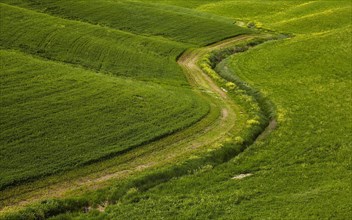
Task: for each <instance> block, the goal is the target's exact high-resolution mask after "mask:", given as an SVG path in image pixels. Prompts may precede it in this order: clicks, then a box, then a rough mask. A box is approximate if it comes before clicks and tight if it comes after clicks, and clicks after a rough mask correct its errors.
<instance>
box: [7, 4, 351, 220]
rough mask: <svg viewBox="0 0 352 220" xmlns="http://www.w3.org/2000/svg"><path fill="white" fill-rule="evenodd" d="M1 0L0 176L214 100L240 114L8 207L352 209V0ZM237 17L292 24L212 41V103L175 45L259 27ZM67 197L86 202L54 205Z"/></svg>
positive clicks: (58, 166) (141, 134)
mask: <svg viewBox="0 0 352 220" xmlns="http://www.w3.org/2000/svg"><path fill="white" fill-rule="evenodd" d="M1 2H4V3H6V4H0V6H1V13H2V14H1V23H0V25H1V30H2V31H1V32H0V42H1V44H0V46H1V48H2V50H0V51H1V53H0V54H1V62H2V64H1V67H2V70H1V96H2V98H1V107H2V108H1V111H2V112H1V125H0V126H1V127H0V129H1V131H2V132H1V139H0V140H1V148H0V149H1V152H2V153H1V156H3V158H1V160H0V161H1V163H2V164H0V169H1V184H3V185H2V186H3V187H4V186H6V185H11V184H13V183H15V182H16V181H21V180H26V179H30V178H35V177H38V174H39V176H40V175H46V174H50V173H52V172H56V171H60V170H65V169H69V168H70V169H71V168H75V167H77V166H81V165H84V164H87V163H90V162H92V161H96V160H98V159H99V158H103V159H104V158H105V157H108V155H116V154H119V152H124V151H125V150H126V149H131V148H134V147H137V146H138V147H139V146H140V145H141V144H143V143H146V142H149V141H151V140H154V139H158V138H159V137H161V136H164V135H167V134H170V133H172V132H174V131H178V130H180V129H183V128H185V127H187V126H190V125H192V124H194V123H195V122H197V121H199V120H200V119H201V118H202V117H204V116H205V115H206V114H207V113H208V112H209V111H211V109H213V108H215V109H216V107H217V108H218V109H217V111H220V112H218V114H219V115H221V117H220V118H222V119H221V120H222V121H221V122H223V123H224V124H223V125H227V126H229V127H230V125H229V122H231V124H234V123H232V122H236V123H238V122H239V124H235V126H234V127H233V128H232V127H231V129H230V130H226V128H225V127H221V126H219V127H218V129H223V130H226V132H225V133H226V134H224V135H223V136H220V137H219V138H220V139H221V143H222V144H219V143H216V146H212V145H211V143H209V142H205V143H206V144H205V147H204V149H203V150H204V151H206V152H202V154H197V155H193V156H191V157H189V155H187V158H182V159H184V160H177V163H175V164H171V163H170V164H168V166H165V167H164V166H163V167H157V168H156V169H151V170H148V171H146V172H145V173H143V172H141V174H140V175H136V176H134V177H131V179H125V180H122V181H114V180H112V181H111V182H110V185H109V187H107V188H104V189H102V190H99V191H93V192H90V193H88V194H83V196H82V197H80V198H79V199H72V200H71V199H66V200H65V199H62V200H48V201H44V202H42V203H39V204H37V205H34V206H32V207H31V208H28V209H26V210H25V211H24V212H18V213H17V214H14V215H12V217H13V219H16V218H18V217H19V216H22V217H23V218H27V217H28V216H29V217H31V216H32V217H33V216H34V214H33V213H37V216H54V217H53V218H52V219H127V218H128V219H180V218H181V219H349V218H351V216H352V210H351V208H350V204H351V203H352V199H351V196H350V195H351V194H352V187H351V181H352V180H351V176H352V166H351V164H352V156H351V155H352V145H351V143H352V138H351V135H350V134H351V132H352V123H351V122H352V114H351V113H350V112H352V106H351V101H352V96H351V94H352V93H351V87H352V79H351V77H352V72H351V71H352V64H351V54H352V44H351V37H350V36H351V34H352V23H351V21H352V20H351V19H352V18H351V15H352V3H351V1H320V0H317V1H306V0H297V1H257V0H248V1H240V0H213V1H210V0H207V1H194V0H191V1H189V0H188V1H185V0H148V1H146V0H140V1H125V0H123V1H120V0H110V1H108V0H101V1H98V0H89V1H85V2H83V1H68V0H67V1H66V0H64V1H51V0H48V1H36V0H34V1H27V0H3V1H1ZM7 4H10V5H11V6H10V5H7ZM234 23H237V24H241V25H244V26H250V27H253V26H256V27H258V28H259V30H258V31H260V32H264V31H265V30H267V29H270V30H273V31H276V32H281V33H282V32H284V33H287V34H289V36H291V37H290V38H283V37H281V38H280V37H279V38H278V39H276V40H271V41H269V42H266V43H263V44H261V45H257V46H255V47H253V48H250V49H249V50H248V51H246V52H243V53H235V54H234V55H229V56H227V57H226V58H224V59H222V60H220V59H219V60H216V58H214V57H212V55H214V54H215V55H216V54H218V55H219V54H220V55H223V54H229V53H232V52H236V51H243V50H244V49H243V48H245V47H246V46H244V44H245V42H247V43H248V42H252V43H251V44H250V45H252V46H253V45H256V44H257V43H258V42H261V40H258V39H257V40H256V41H254V40H253V41H250V40H248V39H246V38H244V39H243V40H242V41H240V42H237V43H238V44H241V45H242V46H241V47H239V46H238V45H237V47H234V46H231V48H228V49H227V50H224V51H220V50H221V49H219V48H220V47H218V48H217V49H218V50H219V51H217V52H215V53H213V54H212V55H208V56H204V58H203V60H201V62H200V63H199V64H200V65H204V62H205V63H206V64H208V65H210V66H212V67H214V69H211V68H210V67H209V66H206V65H205V66H201V68H202V69H203V70H205V72H206V73H208V74H209V75H210V76H211V77H213V80H214V79H215V81H216V82H217V83H218V84H219V86H220V87H215V86H214V85H213V87H214V88H213V89H214V90H211V91H210V92H209V90H204V89H203V90H204V91H202V92H205V93H213V92H214V91H217V90H216V89H218V90H220V92H218V93H216V94H215V96H214V97H215V99H218V100H219V101H218V102H212V103H211V106H209V104H207V103H206V102H205V101H209V100H208V99H206V100H203V99H202V98H200V97H199V96H197V95H195V93H194V92H193V91H192V90H191V89H190V86H189V85H188V84H187V81H186V77H185V76H184V75H183V74H182V69H181V68H180V67H179V66H178V65H177V63H176V62H175V60H176V59H177V57H178V56H179V54H180V53H181V52H182V51H184V50H185V49H186V48H189V47H197V46H202V45H206V44H209V43H211V42H214V41H218V40H221V39H225V38H228V37H230V36H235V35H238V34H243V33H253V30H248V29H242V28H239V27H237V26H235V25H234ZM261 28H262V29H261ZM271 34H273V33H271ZM266 35H268V32H266ZM241 42H243V43H241ZM235 43H236V42H235ZM230 45H232V44H231V43H228V46H229V47H230ZM215 48H216V46H215ZM204 50H205V51H210V49H207V48H205V49H204ZM222 50H223V49H222ZM188 52H189V53H190V54H192V53H191V52H194V54H201V53H202V50H199V51H197V50H189V51H188ZM203 52H204V51H203ZM186 55H187V53H186ZM220 55H219V56H220ZM224 57H225V56H224ZM217 58H218V57H217ZM188 59H189V60H190V63H189V66H190V67H189V68H190V69H191V68H195V69H197V68H198V67H194V66H196V65H194V66H192V64H193V63H191V61H194V60H195V58H194V57H192V56H190V57H188ZM193 59H194V60H193ZM215 61H220V62H215ZM186 68H187V66H186ZM198 69H199V68H198ZM196 73H197V74H199V75H202V74H201V72H196ZM217 74H218V75H217ZM203 77H204V76H203ZM221 77H223V78H221ZM224 79H226V80H228V81H225V80H224ZM202 80H203V81H202ZM200 81H201V83H204V81H207V82H212V81H211V80H210V79H209V78H206V77H205V78H200ZM191 84H192V85H193V86H194V82H192V81H191ZM205 84H206V83H205ZM195 85H197V86H198V87H199V84H195ZM243 88H248V90H250V91H249V92H248V91H245V89H243ZM207 89H209V88H207ZM213 95H214V94H213ZM222 96H224V97H222ZM258 97H259V98H258ZM260 99H263V100H265V101H267V102H268V103H270V105H272V106H270V108H272V109H270V110H273V109H274V110H275V112H274V111H272V112H270V111H269V110H268V109H267V108H268V106H266V102H264V101H261V100H260ZM223 100H227V101H224V103H222V101H223ZM229 100H230V101H229ZM234 101H235V104H236V106H235V104H234V103H232V102H234ZM229 103H230V104H229ZM213 105H215V106H216V107H214V106H213ZM217 105H218V106H217ZM227 107H231V108H236V109H232V110H233V112H230V115H228V114H229V112H228V111H227V110H229V109H231V108H227ZM243 108H245V109H243ZM224 110H226V111H224ZM269 113H272V115H274V116H275V118H273V120H272V121H271V122H272V124H270V125H269V129H267V130H266V131H264V133H263V135H262V136H259V138H258V139H256V141H255V142H254V143H253V144H251V143H252V142H250V141H248V140H247V138H242V137H246V136H245V135H248V137H250V138H251V139H255V138H256V137H257V133H258V131H262V130H260V129H261V128H262V127H263V126H264V125H266V124H268V122H269V121H268V120H270V119H271V118H270V116H269V115H268V114H269ZM235 114H237V115H236V117H238V120H237V119H236V117H235ZM214 115H215V114H214ZM232 120H233V121H232ZM221 122H220V124H221ZM275 124H276V126H275ZM236 125H238V126H241V127H236ZM214 126H216V125H214ZM232 126H233V125H232ZM270 126H271V127H270ZM273 128H275V129H274V130H273V131H272V132H271V133H269V132H268V130H270V129H273ZM206 130H208V128H206ZM232 132H233V133H232ZM246 132H247V133H246ZM248 132H249V133H248ZM215 134H219V133H215ZM239 134H240V135H241V136H237V135H239ZM242 134H243V135H242ZM199 135H202V134H199ZM211 135H213V133H210V134H209V135H208V136H204V137H205V138H209V139H210V138H214V137H210V136H211ZM196 141H197V142H196V143H192V144H190V145H189V146H188V145H187V144H185V145H182V147H181V148H179V149H182V150H180V151H187V150H189V149H193V148H197V144H199V143H198V139H196ZM202 143H203V142H202ZM248 144H251V145H250V146H247V145H248ZM187 146H188V148H189V149H188V148H187ZM245 147H247V148H246V149H245V150H244V148H245ZM172 148H173V150H175V152H176V150H177V149H178V148H177V145H175V146H173V147H172ZM242 150H244V151H243V152H242V153H241V151H242ZM158 151H161V152H163V151H162V149H158ZM13 152H15V153H16V154H14V153H13ZM142 153H144V152H142ZM203 153H204V154H203ZM171 154H173V153H172V150H171ZM238 154H239V155H238ZM166 157H167V156H166ZM180 157H182V155H181V156H180ZM170 158H171V157H170ZM231 158H232V159H231ZM171 159H172V158H171ZM171 159H170V160H171ZM154 160H155V163H157V162H158V161H159V160H160V158H159V157H155V158H154ZM184 161H186V162H184ZM148 162H150V161H148ZM182 162H184V163H182ZM219 164H220V165H219ZM126 169H128V168H126ZM3 171H4V172H3ZM11 192H12V191H11ZM8 194H9V192H7V194H6V195H8ZM81 195H82V194H81ZM10 202H11V201H10ZM82 207H86V209H85V212H82ZM65 210H71V211H75V212H72V213H64V214H61V215H59V216H55V215H56V214H60V213H63V212H65ZM87 211H88V212H87ZM38 213H39V214H38ZM9 216H10V217H11V215H9ZM10 217H9V218H10ZM33 218H34V217H33Z"/></svg>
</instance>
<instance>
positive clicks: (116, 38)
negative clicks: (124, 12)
mask: <svg viewBox="0 0 352 220" xmlns="http://www.w3.org/2000/svg"><path fill="white" fill-rule="evenodd" d="M0 7H1V10H2V19H1V23H0V25H1V29H2V31H1V33H0V39H1V41H0V44H1V46H3V47H5V48H15V49H19V50H22V51H23V52H27V53H32V54H36V55H39V56H42V57H46V58H49V59H52V60H57V61H62V62H68V63H73V64H79V65H81V66H84V67H87V68H89V69H92V70H96V71H102V72H108V73H111V74H114V75H120V76H121V75H122V76H130V77H131V76H132V77H134V78H138V79H142V80H149V81H150V80H154V81H158V79H159V81H163V82H164V83H165V82H168V81H169V82H170V83H171V82H176V83H181V84H182V83H185V77H184V76H183V74H182V72H181V70H180V68H179V67H178V66H177V64H176V62H175V57H176V56H177V55H178V54H179V53H181V52H182V51H183V50H184V45H182V44H180V43H176V42H170V41H165V40H158V39H150V38H147V37H142V36H138V35H133V34H130V33H126V32H121V31H116V30H112V29H108V28H103V27H99V26H96V25H90V24H86V23H82V22H76V21H69V20H65V19H60V18H56V17H52V16H48V15H46V14H42V13H37V12H33V11H30V10H27V9H22V8H19V7H13V6H8V5H5V4H1V5H0Z"/></svg>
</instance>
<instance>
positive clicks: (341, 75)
mask: <svg viewBox="0 0 352 220" xmlns="http://www.w3.org/2000/svg"><path fill="white" fill-rule="evenodd" d="M241 2H242V3H241ZM241 2H240V1H233V2H228V1H218V2H217V3H214V4H208V5H206V7H200V8H199V9H201V10H204V9H206V10H207V11H208V12H211V11H212V10H214V12H215V13H218V14H222V13H224V14H225V15H226V16H231V17H241V15H243V19H247V20H252V19H253V20H257V21H259V22H262V23H263V24H264V27H267V28H268V27H269V28H272V27H274V26H271V25H270V23H268V25H267V26H265V24H266V23H265V21H268V20H269V19H270V20H272V22H273V24H275V26H276V25H277V26H276V28H277V29H278V30H285V31H288V32H292V33H300V35H298V36H296V37H294V38H292V39H286V40H282V41H278V42H271V43H268V44H265V45H262V46H259V47H257V48H254V49H251V50H249V51H248V52H245V53H243V54H239V55H235V56H233V57H230V58H228V59H226V60H224V61H223V62H222V63H220V64H219V65H218V71H220V74H221V75H226V76H228V77H231V75H232V76H233V75H236V76H238V77H240V78H241V79H242V80H244V81H245V82H247V83H248V84H249V85H251V86H253V87H254V88H257V89H259V91H261V92H262V93H263V94H264V95H265V96H266V97H268V98H270V100H272V101H273V103H274V104H275V105H276V106H277V113H278V116H277V120H278V123H279V125H278V128H277V129H276V130H275V131H274V132H273V133H272V134H271V135H270V136H269V137H267V138H266V139H265V140H262V141H258V142H257V143H256V144H254V145H253V146H251V147H250V148H249V149H248V150H247V151H245V152H244V153H243V154H241V155H240V156H239V157H237V158H236V159H234V160H232V161H231V162H229V163H225V164H224V165H223V166H220V167H217V168H215V169H213V170H211V171H206V172H203V173H198V174H196V175H190V176H188V177H183V178H180V179H175V180H172V181H170V182H168V183H166V184H162V185H159V186H157V187H155V188H154V189H152V190H150V191H148V192H146V193H139V192H138V190H136V189H135V191H134V193H133V194H132V195H131V196H130V197H129V198H126V199H125V200H123V201H121V202H120V203H118V204H116V205H112V206H110V207H109V208H108V209H106V210H105V212H104V213H102V214H99V213H97V212H91V213H90V214H88V215H71V217H72V216H73V217H77V219H80V218H84V219H96V218H99V217H100V218H105V219H121V218H127V217H128V218H132V219H138V218H140V217H141V216H143V218H144V219H159V218H166V219H174V218H176V217H175V216H182V218H186V219H217V218H224V219H234V218H235V219H263V218H272V219H329V218H333V219H349V218H350V216H351V215H352V212H351V209H350V207H349V204H351V202H352V201H351V197H350V195H351V192H352V188H351V184H350V182H351V161H352V158H351V155H352V153H351V142H352V139H351V137H350V133H351V131H352V126H351V123H350V122H351V121H352V117H351V114H350V112H351V110H352V109H351V105H350V103H351V99H352V97H351V92H350V90H351V89H350V88H351V86H352V84H351V82H352V81H351V80H352V79H351V75H352V72H351V70H352V66H351V62H350V59H351V50H352V47H351V40H350V36H351V32H352V29H351V20H348V16H347V18H346V13H347V15H348V13H350V10H351V9H350V7H351V3H350V1H314V2H306V3H305V2H304V1H292V2H289V3H288V2H287V1H280V2H278V1H275V2H274V1H263V2H264V3H263V5H262V4H259V5H257V4H256V3H257V1H246V2H243V1H241ZM271 3H272V4H271ZM291 3H292V7H288V6H287V4H291ZM177 4H178V3H177ZM236 4H239V5H240V6H241V5H242V10H238V11H232V12H231V9H230V8H229V10H222V9H226V8H228V7H229V5H232V6H233V8H235V7H236ZM310 4H313V5H315V6H320V7H315V9H314V10H313V11H312V9H313V8H310V7H307V6H309V5H310ZM246 5H247V6H248V10H247V11H246V10H244V9H246ZM267 6H272V7H273V8H281V9H280V10H282V11H280V10H278V11H277V12H278V13H277V14H275V13H274V15H273V16H272V17H271V18H269V16H267V17H264V18H263V20H261V19H260V17H259V16H258V17H256V16H255V13H254V12H255V11H261V10H263V11H266V10H268V9H266V7H267ZM212 7H214V8H212ZM261 7H263V8H261ZM327 8H329V10H330V9H331V10H330V11H331V13H328V11H329V10H326V9H327ZM220 9H221V10H220ZM284 9H285V10H284ZM297 9H302V11H301V12H300V13H297V12H295V13H293V11H296V10H297ZM251 10H252V12H253V13H249V12H248V11H251ZM317 10H318V11H319V10H320V12H321V13H320V12H317ZM268 11H271V10H268ZM231 13H233V14H231ZM244 13H247V14H244ZM279 15H280V16H279ZM285 16H287V18H288V19H286V21H284V20H285V19H283V18H284V17H285ZM302 16H303V17H302ZM274 21H275V23H274ZM291 21H292V22H291ZM296 21H299V22H296ZM325 21H327V22H325ZM278 24H280V25H278ZM245 173H251V174H253V176H250V177H247V178H244V179H241V180H239V179H231V178H232V177H234V176H237V175H239V174H245ZM209 210H211V211H209Z"/></svg>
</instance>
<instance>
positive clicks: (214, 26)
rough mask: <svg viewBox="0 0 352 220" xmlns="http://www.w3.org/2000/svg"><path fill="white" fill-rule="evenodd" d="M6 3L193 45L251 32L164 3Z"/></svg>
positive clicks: (22, 0) (68, 0)
mask: <svg viewBox="0 0 352 220" xmlns="http://www.w3.org/2000/svg"><path fill="white" fill-rule="evenodd" d="M5 2H6V1H5ZM7 2H10V3H12V4H16V5H20V6H22V7H28V8H31V9H36V10H41V11H43V12H45V13H50V14H53V15H56V16H62V17H65V18H68V19H73V20H83V21H86V22H90V23H94V24H100V25H104V26H108V27H111V28H114V29H119V30H123V31H127V32H132V33H136V34H143V35H148V36H150V35H151V36H160V37H163V38H167V39H171V40H174V41H178V42H183V43H187V44H194V45H204V44H209V43H211V42H215V41H219V40H221V39H224V38H227V37H230V36H234V35H238V34H241V33H246V32H248V30H246V29H243V28H240V27H238V26H235V25H233V22H232V21H231V20H227V19H224V18H221V17H216V16H214V15H210V14H205V13H199V12H195V11H192V10H187V9H184V8H178V7H170V6H166V5H161V4H150V3H142V2H136V1H106V0H89V1H84V2H83V1H71V0H64V1H54V0H53V1H28V0H20V1H13V0H11V1H7ZM97 5H99V6H98V7H97Z"/></svg>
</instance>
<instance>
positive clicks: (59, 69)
mask: <svg viewBox="0 0 352 220" xmlns="http://www.w3.org/2000/svg"><path fill="white" fill-rule="evenodd" d="M1 60H2V62H1V79H2V80H1V96H2V98H1V114H0V115H1V122H2V123H1V138H0V143H1V160H0V161H1V164H0V167H1V182H0V186H1V188H3V187H4V186H8V185H11V184H14V183H16V182H19V181H21V182H23V181H24V180H27V179H32V178H39V177H40V176H43V175H46V174H51V173H55V172H58V171H61V170H66V169H72V168H73V167H78V166H81V165H82V164H86V163H91V162H93V161H95V160H99V159H101V158H104V157H106V156H108V155H117V154H118V153H119V152H121V153H122V152H124V151H126V150H127V149H130V148H133V147H137V146H139V145H141V144H143V143H146V142H149V141H150V140H153V139H157V138H159V137H160V136H164V135H166V134H170V133H172V132H174V131H175V130H179V129H182V128H184V127H186V126H189V125H191V124H192V123H194V122H195V121H197V120H199V118H200V117H202V116H204V115H205V114H206V113H207V111H208V107H207V105H206V104H205V103H204V101H203V102H202V101H201V100H199V99H198V98H197V97H195V96H194V95H193V94H192V93H191V91H190V90H188V89H177V88H172V87H167V86H161V85H158V84H146V83H142V82H139V81H132V80H128V79H123V78H117V77H110V76H106V75H102V74H96V73H94V72H91V71H87V70H83V69H80V68H74V67H71V66H68V65H65V64H60V63H55V62H51V61H45V60H41V59H38V58H35V57H31V56H28V55H26V54H23V53H20V52H15V51H8V50H1ZM132 88H133V89H132ZM170 115H174V116H177V117H170Z"/></svg>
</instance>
